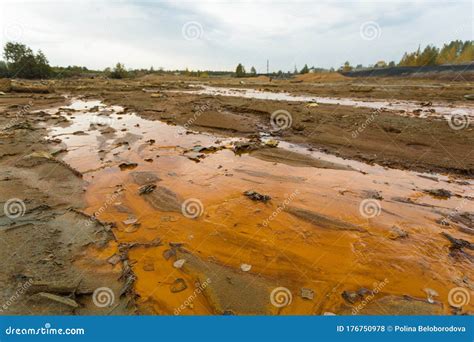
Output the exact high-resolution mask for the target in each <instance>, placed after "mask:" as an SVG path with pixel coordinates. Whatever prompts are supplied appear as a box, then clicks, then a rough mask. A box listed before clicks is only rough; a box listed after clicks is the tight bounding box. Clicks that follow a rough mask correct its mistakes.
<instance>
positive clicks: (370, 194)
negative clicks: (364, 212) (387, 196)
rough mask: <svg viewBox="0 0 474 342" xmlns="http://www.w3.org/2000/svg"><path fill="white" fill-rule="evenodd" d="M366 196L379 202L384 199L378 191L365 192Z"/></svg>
mask: <svg viewBox="0 0 474 342" xmlns="http://www.w3.org/2000/svg"><path fill="white" fill-rule="evenodd" d="M364 194H365V197H366V198H373V199H376V200H379V201H381V200H383V197H382V195H381V194H380V192H378V191H376V190H364Z"/></svg>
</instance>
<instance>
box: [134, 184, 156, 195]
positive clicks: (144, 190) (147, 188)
mask: <svg viewBox="0 0 474 342" xmlns="http://www.w3.org/2000/svg"><path fill="white" fill-rule="evenodd" d="M155 189H156V184H147V185H144V186H142V187H140V188H139V189H138V194H139V195H143V194H149V193H151V192H153V190H155Z"/></svg>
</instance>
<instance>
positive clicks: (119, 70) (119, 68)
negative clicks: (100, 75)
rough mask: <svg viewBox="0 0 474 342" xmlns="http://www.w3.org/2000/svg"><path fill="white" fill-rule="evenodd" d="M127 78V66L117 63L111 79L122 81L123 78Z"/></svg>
mask: <svg viewBox="0 0 474 342" xmlns="http://www.w3.org/2000/svg"><path fill="white" fill-rule="evenodd" d="M127 76H128V72H127V70H126V69H125V65H123V64H121V63H117V64H116V65H115V68H114V70H112V72H111V73H110V77H111V78H115V79H122V78H126V77H127Z"/></svg>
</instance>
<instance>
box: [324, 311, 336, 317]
mask: <svg viewBox="0 0 474 342" xmlns="http://www.w3.org/2000/svg"><path fill="white" fill-rule="evenodd" d="M323 316H336V314H335V313H333V312H329V311H326V312H324V313H323Z"/></svg>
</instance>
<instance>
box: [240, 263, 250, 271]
mask: <svg viewBox="0 0 474 342" xmlns="http://www.w3.org/2000/svg"><path fill="white" fill-rule="evenodd" d="M251 268H252V265H249V264H241V265H240V269H241V270H242V271H244V272H248V271H250V269H251Z"/></svg>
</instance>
